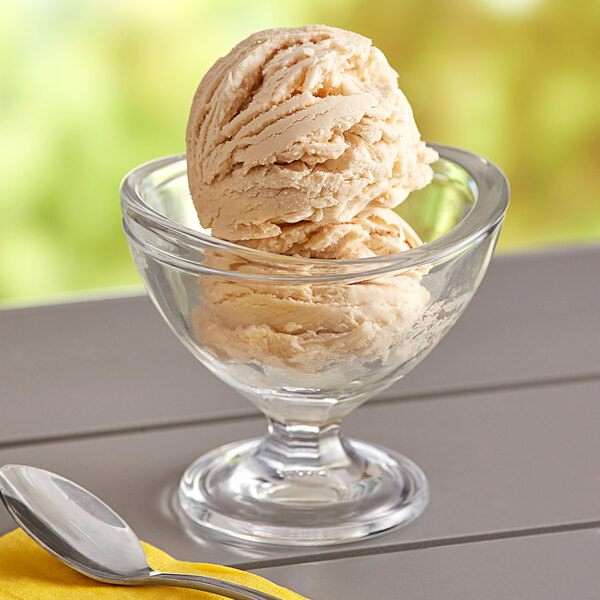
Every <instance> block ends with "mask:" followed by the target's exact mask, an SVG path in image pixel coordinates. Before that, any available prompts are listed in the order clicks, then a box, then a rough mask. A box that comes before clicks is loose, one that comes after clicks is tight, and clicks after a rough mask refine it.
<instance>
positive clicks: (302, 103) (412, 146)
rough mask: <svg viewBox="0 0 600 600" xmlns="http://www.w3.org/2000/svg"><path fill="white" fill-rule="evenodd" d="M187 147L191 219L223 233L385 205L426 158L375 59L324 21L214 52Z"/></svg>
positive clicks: (270, 232)
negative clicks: (216, 56)
mask: <svg viewBox="0 0 600 600" xmlns="http://www.w3.org/2000/svg"><path fill="white" fill-rule="evenodd" d="M186 145H187V161H188V180H189V184H190V190H191V193H192V198H193V200H194V204H195V206H196V209H197V212H198V216H199V218H200V222H201V224H202V225H203V226H204V227H206V228H211V229H212V234H213V235H214V236H216V237H220V238H223V239H228V240H245V239H253V238H266V237H273V236H277V235H279V234H280V232H281V225H282V224H289V223H297V222H299V221H309V222H314V223H321V224H328V223H336V222H346V221H349V220H351V219H352V218H353V217H355V216H356V215H357V214H358V213H360V212H361V211H363V210H365V209H367V208H375V207H387V208H393V207H395V206H397V205H398V204H399V203H400V202H402V200H404V199H405V198H406V196H407V195H408V193H409V192H410V191H412V190H415V189H418V188H421V187H423V186H425V185H426V184H427V183H429V181H430V180H431V177H432V171H431V168H430V167H429V163H431V162H432V161H433V160H435V159H436V154H435V152H434V151H432V150H430V149H429V148H427V147H426V146H425V144H424V143H423V142H422V141H421V140H420V135H419V132H418V130H417V127H416V125H415V121H414V118H413V114H412V110H411V107H410V105H409V103H408V101H407V100H406V98H405V97H404V95H403V94H402V92H401V91H400V90H399V89H398V85H397V74H396V72H395V71H394V70H393V69H392V68H391V67H390V66H389V65H388V63H387V61H386V59H385V57H384V55H383V54H382V53H381V52H380V51H379V50H378V49H377V48H375V47H373V46H372V44H371V41H370V40H368V39H367V38H365V37H362V36H360V35H358V34H355V33H351V32H348V31H343V30H341V29H335V28H332V27H326V26H323V25H311V26H306V27H297V28H282V29H271V30H268V31H263V32H259V33H256V34H254V35H252V36H250V37H249V38H247V39H246V40H244V41H243V42H241V43H240V44H238V45H237V46H236V47H235V48H233V50H231V52H230V53H229V54H228V55H227V56H225V57H223V58H221V59H219V60H218V61H217V62H216V63H215V65H214V66H213V67H212V68H211V69H210V70H209V71H208V73H207V74H206V76H205V77H204V78H203V80H202V82H201V83H200V85H199V87H198V90H197V92H196V95H195V97H194V101H193V104H192V109H191V113H190V119H189V122H188V128H187V134H186Z"/></svg>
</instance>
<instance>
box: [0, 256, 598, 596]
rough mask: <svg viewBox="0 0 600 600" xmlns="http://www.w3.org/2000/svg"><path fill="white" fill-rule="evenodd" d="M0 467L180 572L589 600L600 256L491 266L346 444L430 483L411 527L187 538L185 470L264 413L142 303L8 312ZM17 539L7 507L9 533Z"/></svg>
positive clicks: (362, 588) (416, 591)
mask: <svg viewBox="0 0 600 600" xmlns="http://www.w3.org/2000/svg"><path fill="white" fill-rule="evenodd" d="M0 353H1V360H0V386H1V387H0V393H1V397H0V464H2V463H8V462H17V463H27V464H32V465H36V466H39V467H43V468H47V469H50V470H53V471H56V472H59V473H61V474H63V475H65V476H67V477H69V478H71V479H74V480H75V481H77V482H79V483H81V484H82V485H84V486H86V487H88V488H90V489H91V490H93V491H95V492H96V493H97V494H98V495H99V496H100V497H102V498H103V499H105V500H106V501H107V502H109V503H110V504H112V505H113V506H114V507H115V508H116V509H117V510H118V511H119V512H120V513H121V514H122V515H123V516H124V517H125V518H126V520H127V521H129V523H130V524H131V525H132V526H133V528H134V529H135V530H136V531H137V532H138V533H139V534H140V535H141V536H142V537H143V538H144V539H146V540H147V541H149V542H151V543H153V544H155V545H157V546H160V547H161V548H163V549H164V550H166V551H167V552H169V553H171V554H172V555H174V556H175V557H177V558H180V559H184V560H191V561H202V562H220V563H225V564H229V565H233V566H238V567H243V568H246V569H252V570H255V571H256V572H258V573H260V574H263V575H265V576H267V577H269V578H271V579H273V580H275V581H277V582H279V583H281V584H282V585H286V586H289V587H292V588H293V589H295V590H297V591H298V592H300V593H301V594H304V595H305V596H308V597H310V598H312V599H313V600H325V599H329V598H346V599H348V600H353V599H355V598H356V599H358V598H364V597H367V596H369V595H374V596H377V597H379V598H382V599H386V598H390V599H391V598H397V597H401V598H411V599H412V598H419V599H421V598H426V599H435V600H437V599H444V600H449V599H452V598H460V599H461V600H468V599H470V598H473V599H475V598H476V599H478V600H479V599H481V598H486V599H489V600H495V599H496V598H498V599H503V600H504V599H506V598H511V599H512V598H528V599H529V598H536V599H537V598H540V599H544V600H551V599H555V598H556V599H561V600H562V599H569V600H582V599H590V600H592V599H594V600H598V598H600V535H599V534H600V248H599V247H591V248H581V249H571V250H564V251H554V252H548V253H539V254H528V255H515V256H503V257H498V258H495V259H494V261H493V263H492V265H491V267H490V270H489V273H488V275H487V277H486V279H485V280H484V282H483V284H482V286H481V289H480V291H479V292H478V294H477V296H476V297H475V299H474V300H473V302H472V303H471V305H470V306H469V308H468V309H467V311H466V313H465V315H464V316H463V317H462V318H461V320H460V321H459V323H458V324H457V325H456V326H455V327H454V329H453V330H452V331H451V332H450V333H449V335H448V336H447V337H446V338H445V339H444V340H443V341H442V342H441V343H440V345H439V346H438V348H437V349H435V350H434V351H433V352H432V354H431V355H430V356H429V357H428V358H427V359H426V360H425V361H424V362H423V363H422V364H421V365H420V366H418V367H417V368H416V369H415V370H414V372H412V373H411V374H410V375H409V376H407V377H406V378H405V380H404V381H402V382H400V383H398V384H396V385H394V386H393V387H392V388H390V389H389V390H387V391H386V392H385V393H384V394H382V395H381V396H380V397H378V398H376V399H374V400H372V401H371V402H369V403H367V405H365V406H363V407H361V408H360V409H359V410H358V411H356V412H355V413H354V414H353V415H351V416H350V418H349V419H348V422H347V424H346V431H347V433H348V434H350V435H357V436H360V437H362V438H364V439H373V440H374V439H376V440H377V441H378V442H379V443H382V444H385V445H387V446H389V447H391V448H395V449H397V450H400V451H402V452H404V453H405V454H407V455H408V456H410V457H411V458H413V459H414V460H415V461H416V462H417V463H418V464H419V465H421V466H422V467H423V469H424V470H425V472H426V474H427V476H428V479H429V483H430V487H431V502H430V505H429V507H428V509H427V511H426V513H425V514H424V515H423V516H422V517H421V518H420V519H418V520H417V521H416V522H414V523H412V524H411V525H409V526H408V527H406V528H404V529H400V530H397V531H392V532H391V533H388V534H386V535H382V536H379V537H375V538H373V539H371V540H367V541H363V542H357V543H353V544H348V545H342V546H338V547H329V548H322V549H317V550H315V549H309V548H308V549H307V548H303V549H289V548H288V549H283V550H282V549H280V548H278V549H269V548H263V549H257V548H249V547H245V548H244V547H240V546H236V545H231V544H228V543H226V541H225V540H223V539H219V538H217V537H207V538H206V539H205V540H204V541H203V542H197V541H194V540H192V539H191V538H189V537H187V536H186V534H185V533H183V531H182V530H181V529H180V528H179V526H178V524H177V522H176V520H175V518H174V517H173V513H172V510H171V503H172V497H173V491H174V485H175V483H176V482H177V480H178V478H179V476H180V474H181V472H182V471H183V469H184V468H185V466H187V465H188V464H189V463H190V462H191V461H192V460H193V459H194V458H195V457H196V456H198V455H200V454H201V453H203V452H205V451H207V450H209V449H211V448H213V447H215V446H217V445H219V444H222V443H225V442H228V441H233V440H237V439H242V438H246V437H250V436H253V435H260V434H261V433H262V432H263V429H264V422H263V419H262V417H261V416H260V415H259V414H257V412H256V410H255V409H254V408H253V407H252V406H251V405H250V404H249V403H248V402H247V401H245V400H243V399H242V398H240V397H238V396H236V394H235V393H234V392H233V391H231V390H230V389H229V388H228V387H227V386H226V385H225V384H222V383H221V382H219V381H218V380H217V379H216V378H215V377H213V376H212V375H210V374H209V373H208V371H206V370H205V369H204V368H203V367H201V366H200V365H199V364H197V363H196V362H195V361H194V359H193V358H192V357H191V356H189V355H188V354H187V352H186V350H185V349H184V348H183V346H181V345H180V343H179V342H178V341H177V340H176V339H175V338H174V336H173V335H172V334H171V332H170V331H169V330H168V329H167V327H166V325H164V324H163V323H162V321H161V320H160V317H159V316H158V313H156V311H155V310H154V308H153V307H152V306H151V304H150V302H149V301H148V299H147V298H145V297H143V296H132V297H123V298H113V299H104V300H93V301H87V302H77V303H69V304H61V305H53V306H41V307H31V308H23V309H8V310H3V311H0ZM12 527H13V523H12V521H11V520H10V518H9V517H8V514H7V513H5V512H3V511H0V533H4V532H6V531H8V530H10V529H11V528H12Z"/></svg>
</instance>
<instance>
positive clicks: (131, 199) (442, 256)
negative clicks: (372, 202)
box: [119, 143, 510, 281]
mask: <svg viewBox="0 0 600 600" xmlns="http://www.w3.org/2000/svg"><path fill="white" fill-rule="evenodd" d="M427 145H428V146H429V147H431V148H433V149H434V150H436V151H437V152H438V154H439V156H440V158H443V159H445V160H447V161H450V162H451V163H454V164H455V165H456V166H458V167H460V168H461V169H463V170H464V171H466V173H467V174H468V175H469V176H470V177H471V179H472V180H473V183H474V185H473V186H472V192H473V195H474V198H475V202H474V204H473V207H472V208H471V210H470V211H469V212H468V213H467V214H466V215H465V217H464V218H463V219H461V220H460V221H459V222H458V223H457V224H456V225H455V226H454V227H453V228H452V229H450V230H449V231H448V232H446V233H445V234H443V235H441V236H440V237H438V238H436V239H435V240H432V241H431V242H427V243H425V244H423V245H421V246H418V247H416V248H412V249H410V250H405V251H403V252H398V253H395V254H388V255H384V256H373V257H368V258H360V259H314V258H300V257H294V256H284V255H280V254H272V253H269V252H264V251H261V250H255V249H253V248H247V247H245V246H239V245H238V244H235V243H234V242H231V241H227V240H222V239H219V238H215V237H212V236H210V235H208V234H205V233H203V232H201V231H198V230H195V229H192V228H190V227H187V226H185V225H182V224H181V223H178V222H177V221H174V220H172V219H170V218H168V217H166V216H165V215H163V214H161V213H160V212H158V211H157V210H155V209H154V208H152V207H150V206H149V205H148V204H147V203H146V202H145V201H144V198H143V195H142V193H141V192H140V188H141V186H142V184H143V182H145V181H146V180H147V178H148V177H149V176H151V175H152V174H153V173H155V172H156V171H158V170H160V169H164V168H165V167H167V166H169V165H175V164H176V163H178V162H181V163H182V165H186V162H185V161H186V156H185V154H174V155H170V156H164V157H161V158H157V159H154V160H151V161H148V162H146V163H143V164H141V165H139V166H137V167H135V168H134V169H132V170H131V171H130V172H129V173H128V174H127V175H126V176H125V177H124V178H123V180H122V182H121V185H120V189H119V191H120V197H121V208H122V213H123V229H124V231H125V235H126V237H127V238H128V241H129V242H131V243H133V244H135V245H137V246H139V247H140V248H141V250H142V251H143V252H144V253H146V254H150V255H151V256H153V257H154V258H156V259H157V260H160V261H161V262H165V263H167V264H170V265H172V266H174V267H177V268H181V269H184V270H188V271H192V272H194V273H198V274H206V273H213V274H227V275H228V276H230V277H231V276H235V277H241V278H256V276H253V275H249V274H247V273H239V272H236V273H232V272H225V271H219V270H218V269H214V268H211V267H207V266H206V265H204V264H202V263H203V260H204V252H205V250H206V249H207V248H211V249H213V250H220V251H222V252H224V253H228V254H234V255H237V256H239V257H243V258H244V259H245V260H246V261H256V262H257V263H260V264H261V265H263V267H264V266H265V265H268V264H270V263H272V265H273V267H274V268H276V270H277V271H278V272H277V276H276V277H270V276H269V277H261V278H262V279H268V280H285V281H291V280H300V281H301V280H311V281H314V280H316V279H319V280H321V279H322V280H330V279H331V277H332V276H334V277H335V276H336V275H340V274H341V273H344V274H345V276H346V277H347V276H348V274H349V273H351V274H352V275H353V277H364V276H365V275H368V276H373V275H380V274H383V273H386V272H392V271H404V270H412V269H415V268H418V267H421V266H426V265H428V266H430V265H432V264H437V263H439V262H443V261H445V260H446V259H448V258H450V257H452V256H455V255H456V254H459V253H461V252H463V251H464V250H466V249H468V248H470V247H471V246H472V245H474V244H477V243H478V242H480V241H481V240H483V239H484V238H486V237H487V236H489V235H491V234H492V233H493V232H494V231H495V230H496V229H497V228H498V227H499V226H500V225H501V223H502V220H503V219H504V215H505V214H506V210H507V208H508V204H509V196H510V188H509V183H508V180H507V178H506V176H505V175H504V173H503V172H502V171H501V169H500V168H499V167H498V166H497V165H495V164H494V163H492V162H491V161H489V160H488V159H486V158H484V157H482V156H479V155H478V154H475V153H473V152H469V151H467V150H463V149H460V148H455V147H453V146H447V145H444V144H437V143H427ZM186 168H187V167H186V166H185V167H184V169H183V173H186ZM181 174H182V172H178V173H177V174H176V175H174V176H173V177H172V178H171V179H174V178H175V177H179V176H181ZM161 183H162V184H164V183H165V182H164V181H163V182H161ZM140 227H141V228H142V229H141V230H140ZM144 230H147V231H151V232H152V235H153V237H154V238H156V236H158V238H161V239H162V240H163V241H166V242H167V244H166V246H165V244H153V243H149V241H148V239H142V238H143V237H145V236H140V231H142V232H143V231H144ZM173 245H175V246H181V247H182V248H184V249H185V250H186V251H185V252H183V253H181V252H175V253H173V252H172V251H170V250H166V247H167V246H168V247H169V248H171V249H172V248H173ZM194 251H198V252H199V254H198V257H197V260H196V259H194V258H190V256H193V253H194ZM183 255H185V257H184V256H183ZM282 268H283V269H285V270H289V272H290V274H289V276H286V275H285V271H284V274H283V275H282V273H281V272H279V271H280V270H281V269H282ZM298 272H300V273H302V276H297V273H298ZM306 272H312V273H314V274H313V275H309V276H306V275H305V273H306Z"/></svg>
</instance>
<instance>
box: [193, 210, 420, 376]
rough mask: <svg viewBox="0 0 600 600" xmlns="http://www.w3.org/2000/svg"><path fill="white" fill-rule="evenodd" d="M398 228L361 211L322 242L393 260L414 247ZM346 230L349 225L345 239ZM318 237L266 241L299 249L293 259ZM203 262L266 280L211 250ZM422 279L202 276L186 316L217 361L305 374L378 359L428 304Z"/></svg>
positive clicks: (380, 214)
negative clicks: (196, 300)
mask: <svg viewBox="0 0 600 600" xmlns="http://www.w3.org/2000/svg"><path fill="white" fill-rule="evenodd" d="M360 222H367V223H368V227H361V228H360V230H359V231H357V230H356V229H357V225H358V223H360ZM403 224H404V222H403V221H402V219H400V217H398V216H397V215H396V214H395V213H394V212H393V211H391V210H389V209H375V210H374V211H373V212H367V214H363V213H361V214H360V218H359V219H358V220H355V222H354V223H350V224H347V223H337V224H332V225H330V226H329V227H331V228H333V229H334V230H338V231H337V232H335V231H334V232H333V233H332V234H331V235H328V236H327V237H326V238H325V239H324V243H325V251H326V253H328V252H327V249H329V250H331V249H340V244H341V245H342V247H343V248H344V251H347V252H348V253H350V254H354V255H358V256H361V257H365V256H367V255H370V256H373V255H374V254H373V251H374V249H376V250H379V251H381V253H382V254H392V253H395V252H399V251H402V250H405V249H408V248H410V247H412V244H415V243H420V242H418V237H416V234H414V232H412V230H411V229H410V228H409V227H408V226H407V230H408V231H409V232H411V233H409V234H408V235H407V231H406V230H405V229H404V228H403V227H402V225H403ZM347 225H350V226H351V229H350V233H349V234H348V233H347V232H348V229H347ZM303 229H305V228H303ZM309 230H310V228H309ZM319 233H320V232H318V233H317V235H316V236H311V235H310V234H308V235H306V232H305V231H303V232H302V243H300V244H299V243H298V242H297V241H296V239H297V238H296V236H293V237H292V238H287V236H285V239H281V236H279V237H278V238H271V241H273V242H277V243H281V244H282V246H280V247H279V248H278V249H287V250H288V251H291V250H293V249H294V248H296V247H299V249H300V252H299V254H300V255H306V254H308V255H309V257H312V258H315V257H316V255H318V254H321V253H322V252H323V251H324V249H323V247H322V241H321V240H320V239H315V238H320V235H319ZM305 236H306V237H305ZM261 241H262V242H266V241H267V240H261ZM256 242H258V240H253V245H257V244H256ZM330 242H331V243H330ZM384 248H385V249H384ZM271 249H272V248H270V247H269V248H268V250H271ZM207 264H208V265H210V266H212V267H214V268H216V269H219V270H221V271H228V272H232V273H252V274H253V275H254V276H257V277H260V276H261V275H269V274H272V272H271V270H270V269H268V268H266V267H261V266H260V265H257V264H253V263H251V262H247V261H245V260H244V259H242V258H238V259H233V258H232V257H230V256H227V255H220V254H219V253H218V252H217V253H216V254H214V255H212V256H211V257H210V258H209V259H208V260H207ZM421 276H422V273H421V272H420V271H418V270H412V271H409V272H406V273H401V274H396V275H389V276H383V277H378V278H375V279H373V280H370V281H364V282H355V283H348V282H344V281H339V282H335V283H331V282H325V283H320V284H316V283H305V282H302V283H296V284H294V283H286V284H285V285H281V283H267V282H263V283H260V282H257V281H243V280H239V279H234V278H227V277H222V278H219V277H212V276H211V277H204V278H202V279H201V282H200V286H201V289H202V293H203V301H202V304H201V306H199V307H198V308H196V309H195V310H194V313H193V324H194V330H195V331H196V334H197V336H198V337H199V339H201V341H202V342H203V343H204V344H205V345H206V346H207V347H209V348H210V349H211V350H212V351H213V352H216V353H217V354H218V355H219V356H221V357H222V358H226V359H235V360H240V361H242V362H247V361H248V360H254V361H257V362H259V363H261V364H264V365H268V366H273V367H291V368H294V369H296V370H298V371H304V372H314V371H315V370H319V369H321V368H324V367H325V366H326V365H327V364H328V363H331V362H334V361H341V360H352V359H355V358H358V359H362V360H369V361H371V360H377V359H381V360H385V358H386V357H387V356H388V354H389V352H390V350H391V349H392V348H393V346H394V342H395V340H396V339H398V337H399V336H401V335H403V334H405V333H406V332H407V331H408V330H409V329H410V328H411V327H412V326H413V324H414V323H415V321H416V320H417V319H418V317H419V316H420V314H421V312H422V310H423V308H424V306H425V305H426V303H427V301H428V300H429V292H428V291H427V289H426V288H425V287H424V286H423V285H422V284H421V283H420V280H421Z"/></svg>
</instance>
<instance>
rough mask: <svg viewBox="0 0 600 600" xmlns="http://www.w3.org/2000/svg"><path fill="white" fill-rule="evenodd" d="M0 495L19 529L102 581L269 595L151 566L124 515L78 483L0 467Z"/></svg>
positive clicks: (245, 598) (252, 599)
mask: <svg viewBox="0 0 600 600" xmlns="http://www.w3.org/2000/svg"><path fill="white" fill-rule="evenodd" d="M0 497H1V498H2V500H3V502H4V504H5V506H6V508H7V509H8V512H10V514H11V515H12V517H13V518H14V519H15V521H16V522H17V523H18V524H19V525H20V526H21V528H22V529H23V530H24V531H25V532H26V533H27V534H28V535H29V536H30V537H32V538H33V539H34V540H35V541H36V542H37V543H38V544H39V545H40V546H42V548H44V549H45V550H47V551H48V552H50V554H53V555H54V556H56V558H58V559H59V560H61V561H62V562H64V563H65V564H66V565H68V566H69V567H71V568H72V569H75V570H76V571H79V572H80V573H82V574H83V575H87V576H88V577H91V578H92V579H97V580H98V581H102V582H104V583H114V584H119V585H168V586H175V587H183V588H191V589H194V590H202V591H204V592H211V593H213V594H220V595H221V596H226V597H228V598H233V599H234V600H277V599H276V598H275V597H274V596H271V595H269V594H265V593H264V592H259V591H257V590H253V589H251V588H248V587H245V586H243V585H238V584H236V583H230V582H229V581H223V580H221V579H216V578H214V577H204V576H202V575H185V574H177V573H161V572H159V571H155V570H154V569H152V568H150V566H149V565H148V561H147V560H146V555H145V554H144V549H143V548H142V545H141V544H140V540H139V538H138V537H137V535H135V533H134V532H133V531H132V530H131V528H130V527H129V525H127V523H125V521H123V519H122V518H121V517H120V516H119V515H118V514H117V513H115V512H114V511H113V510H112V509H111V508H109V507H108V506H107V505H106V504H104V502H102V501H101V500H100V499H99V498H97V497H96V496H94V495H93V494H92V493H91V492H88V490H86V489H84V488H82V487H81V486H79V485H77V484H76V483H73V482H72V481H69V480H68V479H65V478H64V477H60V476H59V475H56V474H55V473H51V472H50V471H44V470H43V469H36V468H35V467H28V466H25V465H5V466H3V467H2V468H0Z"/></svg>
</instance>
